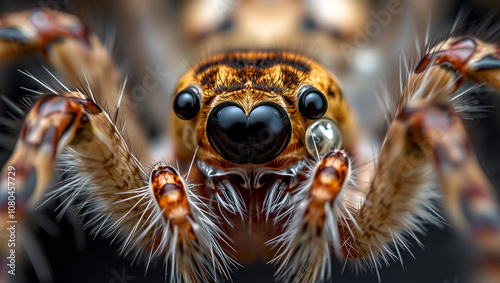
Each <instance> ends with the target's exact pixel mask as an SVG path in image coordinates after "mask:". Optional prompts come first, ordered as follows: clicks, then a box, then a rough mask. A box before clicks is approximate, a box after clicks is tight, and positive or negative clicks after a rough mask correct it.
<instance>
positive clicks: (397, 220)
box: [341, 38, 500, 267]
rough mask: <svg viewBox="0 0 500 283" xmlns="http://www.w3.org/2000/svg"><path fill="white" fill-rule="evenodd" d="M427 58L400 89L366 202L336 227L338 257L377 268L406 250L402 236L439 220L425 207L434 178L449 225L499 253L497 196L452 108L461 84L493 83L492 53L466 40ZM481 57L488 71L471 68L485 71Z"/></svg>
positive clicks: (448, 44)
mask: <svg viewBox="0 0 500 283" xmlns="http://www.w3.org/2000/svg"><path fill="white" fill-rule="evenodd" d="M495 52H496V53H495ZM429 54H430V55H427V56H426V57H425V58H424V60H423V61H422V62H421V63H420V65H419V66H418V67H417V69H416V71H415V73H413V74H411V76H410V78H409V81H408V83H407V84H406V86H405V88H404V90H403V95H402V97H401V100H400V103H399V105H398V109H397V112H396V115H395V119H394V120H393V121H392V125H391V126H390V128H389V131H388V133H387V136H386V138H385V141H384V144H383V146H382V149H381V152H380V155H379V158H378V161H377V164H376V167H375V173H374V176H373V179H372V181H371V184H370V186H369V192H368V194H367V195H366V200H365V201H364V203H363V204H362V206H361V208H360V209H358V210H353V211H352V212H351V213H352V214H353V215H354V216H355V217H354V218H353V219H347V221H346V222H345V223H344V225H341V234H342V235H343V236H342V237H343V238H344V240H343V241H344V242H345V243H344V256H345V257H347V258H363V257H368V258H371V261H372V262H371V264H370V265H371V266H372V267H378V266H380V263H379V260H380V259H384V260H385V255H384V254H389V255H390V256H394V255H395V254H394V253H393V252H391V251H390V249H389V248H390V247H391V246H392V247H395V248H396V249H397V248H398V247H397V246H398V245H399V246H401V247H403V248H407V247H406V244H405V242H404V234H406V235H410V236H412V237H415V233H414V232H421V231H422V230H423V229H422V222H426V221H431V222H436V221H439V219H437V218H436V217H438V218H439V216H438V215H437V214H436V213H435V212H434V209H433V207H432V202H433V201H434V200H433V199H435V197H436V195H435V194H436V190H435V189H434V188H432V184H433V183H434V180H435V179H436V178H437V179H438V180H439V184H440V187H441V190H439V192H440V194H441V195H443V196H444V202H445V203H446V204H447V206H448V208H449V211H450V213H451V216H453V218H452V219H453V220H454V222H455V223H456V224H457V226H458V227H459V228H461V229H462V231H465V232H466V233H467V234H469V235H470V236H472V238H474V242H477V243H478V245H479V248H480V249H481V250H482V251H483V252H487V253H493V254H497V255H498V251H499V250H500V247H499V245H498V243H499V242H500V241H499V240H498V239H500V221H499V219H498V215H499V212H500V210H499V208H498V202H497V197H496V195H495V191H494V190H493V188H492V186H491V184H490V182H489V180H488V179H487V177H486V176H485V174H484V172H483V171H482V170H481V168H480V166H479V163H478V161H477V158H476V156H475V153H474V151H473V149H472V146H471V144H470V141H469V139H468V136H467V133H466V131H465V129H464V126H463V124H462V121H461V120H460V117H459V116H458V114H457V113H456V110H455V109H456V108H455V107H456V105H453V104H454V103H456V102H454V101H453V100H454V93H455V92H456V91H457V89H458V87H459V86H460V85H461V83H462V82H463V81H465V80H472V81H474V82H486V83H488V84H490V85H492V86H496V85H497V83H498V77H497V75H498V70H499V69H498V68H497V67H495V68H493V67H494V64H492V63H491V62H494V58H493V57H496V56H498V47H493V46H492V45H488V44H485V43H481V42H480V41H479V40H477V39H473V38H462V39H458V40H457V39H451V40H450V41H447V42H444V43H443V44H440V45H438V47H437V49H435V50H433V51H431V52H430V53H429ZM487 57H492V59H491V60H493V61H491V60H490V59H488V60H489V61H488V64H489V67H492V69H488V70H486V69H481V68H477V66H478V64H479V65H482V66H483V67H484V66H486V65H485V63H484V62H485V61H483V60H484V58H487ZM478 62H482V63H478ZM472 66H475V67H474V68H475V69H474V68H473V67H472ZM486 74H487V75H486ZM397 252H398V255H399V250H397Z"/></svg>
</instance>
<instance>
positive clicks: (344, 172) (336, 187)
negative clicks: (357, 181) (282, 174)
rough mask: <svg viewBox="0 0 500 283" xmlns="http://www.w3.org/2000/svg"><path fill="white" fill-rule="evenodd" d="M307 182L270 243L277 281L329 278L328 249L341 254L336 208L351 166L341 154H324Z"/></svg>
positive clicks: (294, 196)
mask: <svg viewBox="0 0 500 283" xmlns="http://www.w3.org/2000/svg"><path fill="white" fill-rule="evenodd" d="M312 172H313V173H312V174H311V177H310V178H309V182H307V183H305V184H304V185H303V186H302V187H301V188H299V189H298V192H297V193H295V194H294V195H293V196H292V199H291V205H290V207H291V208H293V210H291V213H292V215H291V219H289V222H287V223H286V224H285V230H284V232H283V233H282V234H281V235H280V236H278V237H277V238H276V239H274V240H272V241H271V244H274V245H275V246H277V247H279V248H278V255H277V256H276V257H275V258H274V259H273V261H274V262H276V261H278V260H280V261H281V264H280V265H279V268H278V271H277V276H278V280H280V281H286V282H290V281H291V282H317V281H318V280H320V279H326V278H328V277H329V276H330V275H331V268H330V267H331V264H332V262H331V249H332V248H333V250H335V251H337V252H341V249H342V248H341V245H340V234H339V230H338V221H337V215H338V214H339V213H341V211H339V210H338V209H337V208H338V207H339V201H340V200H341V199H342V197H339V196H341V195H342V194H343V191H344V190H345V189H346V187H347V186H348V182H349V179H350V175H351V164H350V161H349V158H348V157H347V154H346V153H344V152H343V151H341V150H335V151H332V152H330V153H327V154H326V155H325V156H324V157H323V158H322V159H321V161H319V162H318V164H317V165H316V166H315V167H314V168H313V169H312Z"/></svg>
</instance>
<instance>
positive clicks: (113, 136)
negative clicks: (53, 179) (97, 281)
mask: <svg viewBox="0 0 500 283" xmlns="http://www.w3.org/2000/svg"><path fill="white" fill-rule="evenodd" d="M56 159H59V160H60V164H61V167H62V169H63V170H65V171H69V172H70V175H69V177H68V175H65V177H67V179H65V180H63V181H62V182H61V183H60V186H59V187H58V188H56V189H55V190H54V191H53V195H59V194H67V195H68V198H67V200H66V201H67V203H66V206H68V205H72V201H73V200H74V199H76V198H77V196H79V195H82V194H84V195H85V196H87V197H88V199H87V200H86V201H84V203H83V204H81V205H82V207H81V211H82V212H83V214H85V215H87V217H88V219H89V220H88V222H87V225H90V226H91V227H93V229H92V233H94V234H100V235H104V236H106V237H114V238H117V237H119V239H121V248H120V253H121V254H128V253H131V252H133V253H135V256H137V255H139V254H142V257H143V258H145V259H146V260H147V262H148V264H149V261H150V260H152V259H153V258H157V257H160V258H164V259H165V261H166V262H170V264H171V265H170V266H169V270H170V271H171V274H170V276H171V278H175V279H177V280H180V278H183V280H185V281H189V282H196V281H199V280H203V281H206V280H208V279H212V278H215V277H216V276H218V273H219V272H223V273H226V270H227V268H228V264H231V260H230V259H229V258H228V257H227V256H226V255H225V253H224V251H223V250H222V249H221V248H220V246H219V245H218V241H217V240H220V239H221V237H222V236H223V235H222V232H221V231H220V230H219V229H218V228H217V226H216V225H215V223H214V219H212V218H210V217H209V216H207V215H210V213H209V212H207V211H206V210H207V209H208V208H207V207H206V206H204V205H203V203H202V202H201V201H200V200H199V199H198V198H197V196H196V195H194V193H193V191H192V190H189V189H188V188H189V186H190V185H189V184H187V183H186V182H185V180H184V178H183V177H182V176H180V175H179V173H178V171H177V170H175V169H174V168H172V167H170V166H167V165H157V166H155V168H153V170H152V171H151V173H149V174H148V173H147V172H146V171H145V169H144V168H143V166H142V164H141V163H140V162H139V161H138V160H137V158H136V157H135V156H134V154H133V152H132V150H131V149H130V147H129V145H128V143H127V142H126V141H125V140H124V139H123V136H122V134H121V132H120V131H119V130H118V129H117V128H116V126H115V125H114V124H113V122H112V120H111V118H110V117H109V115H108V114H107V113H106V112H105V111H103V110H102V109H101V108H100V107H98V106H97V105H96V104H95V102H94V101H92V100H91V99H90V98H89V97H86V96H84V95H83V94H81V93H76V92H71V93H62V94H61V95H59V96H45V97H42V98H41V99H39V100H38V102H37V103H36V104H35V106H34V107H33V108H32V109H31V111H30V112H29V113H28V115H27V118H26V121H25V123H24V125H23V128H22V130H21V136H20V137H19V140H18V142H17V144H16V148H15V150H14V152H13V154H12V156H11V157H10V159H9V160H8V162H7V164H6V165H5V167H4V171H3V172H2V178H3V179H2V186H1V188H0V189H1V194H2V195H6V194H7V191H8V186H7V183H8V179H7V178H6V176H8V174H7V171H8V170H9V168H15V171H16V182H17V186H16V195H17V196H18V199H17V204H18V207H25V206H28V208H33V207H34V206H35V205H36V204H38V203H39V199H40V197H41V196H42V195H44V192H45V186H46V185H47V182H48V180H49V179H50V175H51V174H50V172H51V171H52V168H53V166H54V163H55V162H56ZM3 199H4V200H6V199H7V198H3ZM1 205H2V208H3V209H5V208H6V206H7V203H6V201H5V202H2V203H1ZM63 210H64V209H63ZM2 215H4V214H2ZM5 215H6V214H5ZM2 246H7V245H2ZM226 276H227V274H226Z"/></svg>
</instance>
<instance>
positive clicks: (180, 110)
mask: <svg viewBox="0 0 500 283" xmlns="http://www.w3.org/2000/svg"><path fill="white" fill-rule="evenodd" d="M200 107H201V103H200V96H199V94H198V91H197V89H196V88H195V87H188V88H186V89H184V90H181V91H180V92H179V93H178V94H177V95H176V96H175V99H174V107H173V108H174V113H175V115H177V117H179V119H182V120H190V119H193V118H194V117H196V115H197V114H198V112H200Z"/></svg>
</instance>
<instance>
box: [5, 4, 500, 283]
mask: <svg viewBox="0 0 500 283" xmlns="http://www.w3.org/2000/svg"><path fill="white" fill-rule="evenodd" d="M249 2H262V3H260V4H256V5H254V6H252V5H253V4H252V3H250V4H249ZM267 2H280V5H283V7H287V8H282V10H281V11H282V13H283V15H282V14H279V13H275V14H274V16H273V17H274V20H275V22H271V23H270V24H269V28H270V29H271V27H274V26H278V25H279V24H278V23H279V22H286V21H291V22H296V23H297V29H298V30H299V31H295V30H294V29H293V27H292V28H291V30H287V31H286V36H287V42H286V43H285V44H284V45H287V46H288V47H290V45H292V46H293V45H294V44H295V43H293V38H295V37H296V38H297V39H298V41H299V44H297V45H301V46H299V47H298V48H299V49H301V48H302V49H303V48H304V46H306V49H307V46H308V45H314V46H315V47H314V51H313V54H314V56H315V57H317V58H318V60H320V61H323V62H324V64H325V65H327V66H328V67H329V68H331V69H332V70H333V71H334V72H335V73H336V74H338V75H339V77H341V78H342V77H343V76H345V78H346V80H345V81H346V83H344V85H348V86H346V88H347V89H348V90H349V88H350V87H349V81H350V82H352V80H353V78H352V76H350V75H348V74H350V73H352V72H353V71H356V69H355V68H354V67H353V65H354V64H359V60H358V61H356V60H355V61H354V62H353V61H351V62H342V61H344V60H342V59H338V57H339V56H338V54H339V51H338V49H336V48H337V47H331V48H330V46H335V43H332V42H338V41H342V40H345V41H349V40H352V38H351V37H352V35H350V34H351V33H350V31H349V29H350V28H351V29H352V26H356V25H358V26H360V27H363V23H366V21H367V20H370V16H369V13H367V12H369V11H379V10H381V9H383V8H384V7H385V5H386V3H387V1H376V2H371V1H354V2H359V3H357V4H356V5H358V4H359V5H360V6H359V7H360V8H359V10H358V8H357V7H358V6H354V7H356V9H355V10H354V11H351V12H350V13H352V14H353V16H352V17H347V18H346V21H350V22H349V24H345V25H343V24H342V23H338V22H335V21H328V19H326V20H321V19H323V18H324V17H323V18H322V15H319V14H315V13H321V11H318V10H317V5H316V6H314V5H309V4H307V3H306V2H308V1H245V0H243V1H241V0H239V1H232V2H227V1H225V2H224V1H206V2H204V3H203V4H200V3H199V1H198V2H196V1H182V2H181V1H164V2H160V1H154V0H148V1H132V0H127V1H106V2H104V1H94V0H90V1H84V0H39V1H24V0H17V1H15V2H13V1H6V0H5V1H3V0H2V1H0V12H1V13H7V12H11V11H18V10H22V9H27V8H32V7H40V6H42V7H48V8H52V9H56V10H61V11H65V12H70V13H73V14H76V15H78V16H79V17H80V18H81V19H82V21H84V22H85V23H86V25H87V26H89V28H90V29H91V30H93V31H94V32H96V33H97V34H98V35H99V36H100V37H101V38H102V39H103V40H104V41H106V39H108V40H109V38H110V37H113V38H114V40H113V39H112V40H111V41H112V42H114V44H113V46H112V47H111V48H112V53H113V56H115V60H116V61H117V65H118V66H119V68H120V70H121V71H122V73H123V74H124V75H125V74H127V75H129V76H130V78H131V83H130V84H129V86H130V88H133V87H134V86H136V85H140V84H141V79H142V78H143V76H144V75H145V74H147V70H148V69H147V67H148V66H149V67H152V68H153V69H154V68H155V67H157V66H158V65H159V66H158V67H159V68H160V69H162V70H165V72H167V73H169V76H168V78H167V79H166V80H165V81H163V82H161V83H160V86H159V87H158V88H157V89H154V90H151V91H150V92H149V95H148V97H147V99H144V100H141V101H139V102H141V105H142V106H141V107H140V109H139V110H138V111H139V115H140V118H141V121H142V123H143V126H144V127H145V129H147V135H148V136H149V137H150V140H151V141H152V143H151V147H152V148H153V151H154V150H156V149H157V150H158V151H160V152H161V151H162V149H161V141H162V139H163V136H164V134H165V129H166V127H167V123H166V122H167V117H168V115H167V113H166V112H167V111H168V110H169V109H170V108H169V107H170V106H169V99H170V97H171V94H172V92H173V89H174V88H175V81H176V80H177V78H178V77H179V76H180V74H182V72H183V71H185V70H186V69H187V68H188V67H189V66H190V63H191V62H192V61H193V60H194V61H195V60H196V59H197V58H199V57H203V56H204V55H205V54H207V53H210V52H212V51H213V50H220V49H224V48H225V47H228V46H229V47H240V46H245V45H246V44H248V45H251V44H261V45H266V44H267V45H269V46H277V47H280V46H281V44H282V42H281V41H280V40H279V39H277V38H275V37H273V36H269V38H266V36H267V35H265V34H264V31H263V30H262V29H263V28H262V27H259V26H258V24H257V22H262V21H264V20H262V19H260V18H259V19H255V22H256V24H255V26H253V25H249V26H248V23H247V22H245V19H246V18H250V20H249V21H250V23H251V22H252V17H253V16H254V14H252V13H254V12H246V11H250V10H251V9H257V8H255V7H261V6H265V5H267V4H263V3H267ZM283 2H285V4H283ZM286 2H288V3H286ZM311 2H321V1H311ZM325 2H329V1H325ZM330 2H332V3H333V5H334V6H333V7H335V5H336V4H339V6H338V7H343V6H342V5H340V4H342V3H343V2H346V1H338V0H337V1H335V0H332V1H330ZM413 2H416V3H413ZM434 2H439V3H434ZM434 2H433V1H407V2H405V1H401V3H403V5H406V4H408V6H404V7H410V9H409V10H412V11H414V13H412V16H413V17H414V22H412V23H413V26H414V31H412V32H415V36H418V34H420V35H422V33H423V31H424V33H425V25H426V23H427V19H428V18H429V17H430V18H432V23H433V28H432V30H431V32H438V31H439V30H440V29H439V28H440V27H443V26H444V27H449V26H451V25H452V24H453V22H454V20H455V19H456V18H457V16H459V15H460V23H461V24H460V25H462V26H465V27H467V28H465V29H464V31H465V32H470V31H471V30H472V31H475V32H478V33H481V31H485V30H488V31H492V36H491V37H490V38H492V39H493V40H497V41H498V39H499V38H500V32H499V30H500V15H499V14H498V12H500V2H499V1H497V0H480V1H477V0H476V1H473V0H463V1H459V0H445V1H434ZM207 3H208V4H207ZM221 3H222V4H221ZM207 5H208V8H207ZM214 7H215V10H210V9H213V8H214ZM315 7H316V8H315ZM329 7H331V6H329ZM207 9H209V10H207ZM288 9H289V10H288ZM301 9H303V10H304V11H307V12H301V11H302V10H301ZM315 9H316V10H315ZM339 9H340V8H339ZM214 11H215V12H214ZM297 11H298V12H297ZM431 11H432V13H431ZM323 12H324V11H323ZM336 12H337V13H338V11H336ZM346 13H348V12H346ZM264 14H265V13H255V15H261V16H262V17H264ZM358 14H360V15H359V17H358ZM293 15H295V16H293ZM403 15H408V14H406V13H402V14H401V16H400V18H397V19H394V23H393V24H392V25H391V26H390V27H388V28H387V31H385V32H383V33H382V34H381V35H380V36H381V38H384V39H387V38H389V39H390V38H391V35H392V40H391V41H385V43H386V44H393V45H395V44H396V43H397V42H399V41H401V40H402V39H401V36H400V33H397V32H396V33H392V31H393V30H398V23H404V22H405V21H404V20H405V19H404V17H405V16H403ZM292 16H293V17H292ZM281 17H282V18H281ZM290 17H292V18H291V19H290ZM197 21H199V22H197ZM349 25H352V26H349ZM263 27H266V26H265V25H263ZM253 29H257V33H259V31H260V33H259V36H260V37H259V38H258V39H259V40H261V41H259V40H255V38H250V39H249V38H247V35H248V34H250V33H251V32H254V30H253ZM407 36H408V39H409V40H414V36H413V35H412V34H409V35H408V34H407ZM291 42H292V43H291ZM373 45H377V42H374V43H373ZM382 46H383V44H382ZM403 46H404V44H403ZM250 47H252V46H250ZM368 48H369V47H368ZM291 49H294V47H291ZM374 50H376V49H374ZM308 52H309V50H308ZM408 52H409V53H410V54H411V52H414V50H411V48H409V50H408ZM193 54H195V55H193ZM200 54H201V55H200ZM377 54H378V56H380V58H383V61H382V62H383V63H382V64H380V63H379V64H378V65H377V63H373V65H374V67H373V68H375V67H382V66H383V67H384V68H386V67H387V66H386V65H389V64H388V63H387V64H385V63H386V62H391V60H390V59H387V58H386V57H384V56H386V55H387V54H381V53H377ZM178 58H181V59H178ZM379 61H380V59H379ZM367 64H368V63H367ZM46 65H47V63H46V62H45V61H44V60H43V59H41V58H40V56H33V57H30V58H20V59H19V58H17V59H15V60H14V59H13V60H9V61H6V62H0V74H1V76H0V94H1V95H6V96H7V97H9V98H10V99H11V100H13V101H17V102H18V101H19V98H20V97H23V96H25V95H26V91H23V90H22V89H20V88H19V87H20V86H23V87H27V88H31V89H40V86H39V85H37V83H35V82H33V81H32V80H30V79H28V78H27V77H26V76H24V75H22V74H21V73H19V72H17V71H16V70H17V69H23V70H24V69H25V70H29V71H30V72H31V73H33V74H35V75H39V76H41V77H43V76H46V74H44V73H45V72H44V71H43V69H42V66H46ZM397 68H398V66H397V65H395V66H393V68H392V69H391V68H388V69H385V71H387V72H388V73H389V74H390V73H391V72H394V70H397ZM353 69H354V70H353ZM344 74H345V75H344ZM368 75H369V74H368ZM351 89H355V88H353V87H351ZM352 92H353V93H354V92H356V93H355V94H353V97H354V98H353V103H354V104H358V105H354V107H355V108H356V106H359V107H360V109H364V107H366V105H369V104H368V103H363V102H362V101H364V100H363V99H364V98H363V96H362V93H363V91H352ZM346 93H348V94H349V91H346ZM360 93H361V94H360ZM471 96H472V97H474V99H473V101H474V103H476V104H477V105H479V106H485V107H490V108H487V109H489V110H488V111H486V112H481V113H480V114H478V113H475V114H471V117H473V118H474V119H466V120H464V121H465V123H466V126H467V129H468V131H469V134H470V137H471V140H472V142H473V144H474V147H475V150H476V153H477V155H478V158H479V161H480V163H481V166H482V167H483V169H484V170H485V172H486V174H487V176H488V177H489V178H490V180H491V181H492V183H493V185H494V186H495V188H499V185H500V146H499V145H500V131H498V129H499V126H500V111H497V108H498V107H499V106H500V98H499V96H498V93H495V91H493V90H490V89H487V88H481V89H479V90H478V91H476V92H475V93H473V94H471ZM357 97H361V98H362V99H359V98H357ZM360 101H361V102H360ZM9 112H11V111H10V110H9V109H8V107H6V105H5V104H4V103H2V104H0V116H1V117H6V116H8V115H9ZM361 112H363V111H361ZM378 112H381V111H378ZM370 115H371V114H370ZM373 115H379V116H377V117H380V115H381V114H380V113H373ZM360 120H361V121H362V122H363V121H370V120H371V119H370V117H365V118H361V119H360ZM374 120H376V119H374ZM383 124H384V123H383V122H381V121H380V120H378V122H377V124H370V123H369V122H365V123H364V125H365V127H366V128H368V129H369V131H371V132H372V134H375V135H376V134H377V133H380V132H381V131H383V130H382V129H381V128H382V127H383V126H382V125H383ZM1 129H2V134H5V133H7V134H8V135H9V136H12V137H15V136H16V135H17V133H16V129H14V130H10V129H7V128H5V127H3V126H2V128H1ZM17 130H19V129H17ZM378 138H379V139H380V137H378ZM14 141H15V139H6V140H2V141H1V142H2V146H3V149H2V154H1V155H0V164H4V162H5V161H6V158H8V155H9V152H10V150H11V148H12V144H13V142H14ZM158 144H159V146H158ZM59 203H60V200H58V201H55V202H53V203H50V204H48V205H46V206H44V207H43V208H42V209H39V210H37V211H36V214H33V215H32V216H31V217H30V218H29V219H28V223H27V228H26V229H27V230H29V231H30V234H31V235H32V237H33V238H34V239H36V241H37V242H38V246H39V249H40V253H37V254H40V255H43V257H42V258H38V259H37V258H32V259H31V260H32V261H33V262H38V265H39V266H37V267H36V268H34V267H33V265H32V264H31V261H30V260H26V261H24V264H23V265H22V266H21V267H19V270H18V274H19V276H16V280H17V281H15V282H40V279H42V282H43V281H44V280H45V279H50V280H52V281H53V282H123V283H125V282H163V281H165V272H164V268H163V267H162V266H161V264H157V265H156V266H152V267H150V268H149V270H148V271H147V273H146V274H145V268H144V265H142V264H135V265H131V261H130V260H129V259H127V258H122V257H120V256H118V255H117V246H116V245H114V244H111V240H110V239H101V238H99V237H97V238H95V239H94V238H93V237H90V236H87V233H86V231H85V229H84V228H83V227H82V225H81V221H80V219H79V218H78V217H76V216H74V215H75V214H76V213H75V212H71V211H70V212H69V213H68V215H66V216H65V217H62V218H61V219H60V220H59V221H55V220H54V219H55V218H56V215H57V214H58V211H55V212H54V210H55V208H56V207H57V206H58V204H59ZM443 213H444V212H443ZM420 239H421V241H422V244H423V245H424V248H421V247H419V246H418V245H417V243H415V242H411V251H412V253H413V256H412V255H411V254H409V253H408V252H404V253H403V254H402V256H403V260H404V266H401V264H400V263H398V262H393V263H392V264H391V265H390V266H389V267H383V268H381V269H380V275H381V279H382V282H439V283H441V282H443V283H444V282H450V283H451V282H453V283H455V282H460V283H462V282H470V280H472V279H471V273H472V271H473V270H474V269H475V266H476V265H477V264H478V262H477V261H476V260H475V255H474V252H473V249H472V248H471V245H470V244H469V242H468V241H467V239H464V238H462V237H461V236H460V235H459V234H458V233H457V232H456V231H454V229H453V228H452V227H450V226H446V225H445V226H443V227H433V226H428V231H427V233H426V235H425V236H420ZM26 248H27V249H34V248H36V247H34V246H33V245H29V246H28V247H26ZM35 269H38V273H37V272H35ZM341 270H342V265H341V264H340V263H337V264H336V265H335V267H334V272H333V278H332V279H331V281H332V282H377V281H378V279H377V276H376V275H375V274H374V273H371V272H363V273H361V274H356V273H355V272H354V271H352V270H351V269H350V268H349V267H347V268H346V270H345V271H344V273H343V274H341ZM273 273H274V269H273V267H272V266H270V265H266V264H265V263H256V264H253V265H249V266H246V267H245V268H243V267H240V268H239V269H238V270H235V272H234V273H233V281H234V282H256V281H259V282H273V276H272V275H273ZM498 282H500V279H499V281H498Z"/></svg>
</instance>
